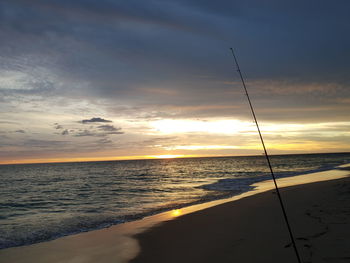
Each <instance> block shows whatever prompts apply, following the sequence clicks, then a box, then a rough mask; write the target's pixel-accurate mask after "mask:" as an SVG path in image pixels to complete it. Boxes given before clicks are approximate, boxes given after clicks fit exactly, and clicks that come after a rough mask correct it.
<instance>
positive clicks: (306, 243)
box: [132, 178, 350, 263]
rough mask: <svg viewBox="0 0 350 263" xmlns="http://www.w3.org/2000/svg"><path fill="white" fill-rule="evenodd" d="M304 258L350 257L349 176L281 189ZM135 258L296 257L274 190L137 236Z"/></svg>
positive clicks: (232, 259) (280, 259) (240, 259)
mask: <svg viewBox="0 0 350 263" xmlns="http://www.w3.org/2000/svg"><path fill="white" fill-rule="evenodd" d="M281 193H282V196H283V199H284V201H285V205H286V208H287V213H288V215H289V218H290V223H291V226H292V229H293V231H294V233H295V237H296V242H297V247H298V250H299V252H300V255H301V258H302V262H304V263H306V262H329V263H333V262H334V263H335V262H339V263H343V262H344V263H345V262H350V178H346V179H338V180H332V181H326V182H319V183H311V184H304V185H298V186H292V187H287V188H283V189H282V190H281ZM137 238H138V239H139V242H140V244H141V254H139V255H138V257H137V258H135V259H134V260H132V262H133V263H136V262H138V263H139V262H142V263H147V262H152V263H157V262H162V263H164V262H168V263H172V262H192V263H193V262H202V263H203V262H208V263H209V262H210V263H212V262H220V263H224V262H242V263H243V262H244V263H248V262H256V263H258V262H259V263H262V262H266V263H271V262H284V263H288V262H298V261H297V259H296V256H295V254H294V250H293V248H292V246H291V244H290V238H289V235H288V232H287V228H286V225H285V222H284V219H283V217H282V212H281V209H280V206H279V203H278V200H277V197H276V194H275V192H274V191H269V192H265V193H260V194H257V195H254V196H250V197H246V198H244V199H241V200H238V201H235V202H230V203H225V204H222V205H218V206H215V207H212V208H209V209H205V210H201V211H197V212H194V213H191V214H187V215H184V216H182V217H179V218H177V219H176V220H172V221H168V222H165V223H163V224H160V225H158V226H156V227H154V228H151V229H150V230H148V231H146V232H145V233H141V234H139V235H137Z"/></svg>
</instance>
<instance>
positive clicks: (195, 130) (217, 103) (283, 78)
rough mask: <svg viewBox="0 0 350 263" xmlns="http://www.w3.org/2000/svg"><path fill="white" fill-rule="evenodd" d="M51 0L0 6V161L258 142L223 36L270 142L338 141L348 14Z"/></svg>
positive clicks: (302, 148)
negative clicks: (311, 29) (231, 50)
mask: <svg viewBox="0 0 350 263" xmlns="http://www.w3.org/2000/svg"><path fill="white" fill-rule="evenodd" d="M58 2H59V3H55V4H53V3H45V4H44V3H43V1H33V3H32V2H31V3H30V4H29V3H26V1H19V2H18V3H17V1H15V2H13V1H8V0H5V1H4V3H2V5H1V8H2V10H4V12H3V14H4V16H3V20H2V28H3V30H0V37H1V40H2V41H1V43H0V52H1V54H2V57H1V65H0V95H1V103H0V112H1V116H0V126H1V127H0V141H1V145H0V163H2V164H6V163H33V162H66V161H99V160H132V159H154V158H160V159H165V158H181V157H191V156H196V157H198V156H235V155H260V154H261V144H260V139H259V136H258V134H257V129H256V126H255V123H254V120H253V118H252V115H251V112H250V109H249V104H248V101H247V98H246V95H245V91H244V89H243V87H242V83H241V80H240V78H239V75H238V74H237V72H236V71H235V67H234V63H233V60H232V54H231V52H230V49H229V48H230V47H231V46H232V45H233V48H234V49H235V50H236V53H237V54H236V55H237V58H238V60H239V61H240V62H241V63H242V69H243V70H244V72H243V73H244V74H243V75H244V76H245V75H246V76H247V77H246V86H247V90H248V92H249V94H250V96H251V102H252V104H253V106H254V107H255V110H256V117H257V119H258V122H259V124H260V129H261V132H262V134H263V137H264V139H265V142H266V145H267V146H268V150H269V152H271V153H272V154H295V153H316V152H347V151H349V149H350V132H349V130H350V122H349V114H348V113H349V112H350V103H349V101H350V89H349V83H350V81H349V80H350V77H349V72H348V71H349V70H348V69H349V67H350V65H348V64H349V63H350V59H348V57H349V56H348V54H349V52H348V48H347V45H345V44H344V45H341V44H339V43H347V42H346V41H347V38H349V36H348V35H346V34H344V33H343V32H347V29H348V28H347V25H346V23H343V22H342V21H347V20H346V19H347V13H346V15H344V19H338V16H334V15H332V12H328V8H325V9H324V10H323V11H324V12H323V11H322V10H319V9H322V5H318V6H314V5H313V6H312V8H311V9H310V10H309V13H308V14H307V15H306V13H302V14H299V13H298V12H299V11H300V10H301V9H296V10H298V11H296V10H294V11H293V10H291V14H292V13H293V15H296V16H297V17H298V20H295V19H289V18H290V17H291V16H290V15H286V16H281V15H280V14H284V13H286V12H287V13H288V12H289V11H288V9H289V8H291V7H288V8H285V7H284V4H280V5H269V4H266V7H265V8H266V10H265V9H264V10H265V11H266V12H261V11H260V9H259V8H253V9H251V8H248V6H250V5H245V4H243V3H241V4H240V3H235V4H232V2H230V1H226V2H223V3H221V5H222V6H223V8H222V9H217V8H216V7H215V8H213V6H211V5H212V4H213V3H211V2H210V1H208V2H205V3H200V4H199V3H198V4H197V3H196V4H195V3H193V4H186V3H184V2H182V1H180V2H176V1H175V2H174V1H170V2H169V3H168V2H166V3H165V2H163V1H155V2H153V1H152V2H151V3H147V4H146V3H139V4H138V6H137V7H134V6H133V5H132V4H131V3H129V2H125V3H124V2H120V1H104V0H101V1H91V3H90V2H89V3H90V4H83V3H81V2H80V1H77V2H76V1H74V4H68V2H67V3H66V2H65V1H63V2H62V1H58ZM255 4H257V3H255V2H254V3H253V6H254V5H255ZM232 5H237V7H238V8H237V9H236V8H233V9H234V10H239V12H242V14H241V15H237V13H236V11H234V10H233V9H232ZM303 5H304V4H303ZM330 5H331V4H330ZM131 6H132V8H131ZM257 6H260V3H259V4H257ZM340 6H341V5H338V6H337V7H334V5H332V8H340ZM315 8H316V9H317V10H316V9H315ZM154 10H157V12H154ZM223 10H225V11H223ZM302 10H305V9H304V7H303V9H302ZM344 10H346V8H344ZM340 11H341V10H338V11H337V12H340ZM24 12H25V13H26V16H25V20H23V13H24ZM227 12H228V13H227ZM230 12H231V13H230ZM340 13H341V12H340ZM320 14H322V16H321V15H320ZM299 15H300V16H299ZM341 16H342V14H340V16H339V17H341ZM104 17H106V19H102V18H104ZM320 17H322V19H321V20H320V19H319V18H320ZM106 21H108V23H106ZM257 21H259V22H257ZM295 21H299V22H298V23H295ZM313 21H317V23H316V24H317V25H316V24H314V22H313ZM300 24H303V25H305V27H300ZM243 25H244V26H243ZM315 27H316V28H318V29H317V30H315V31H313V34H310V31H309V29H310V28H315ZM232 28H234V30H233V31H232ZM266 28H269V30H268V31H266ZM286 28H288V37H287V38H286V35H285V32H286ZM334 28H335V29H337V30H334ZM228 32H231V33H230V34H228ZM247 32H249V34H247ZM259 32H260V33H259ZM261 32H264V34H263V37H262V35H261ZM330 35H332V38H331V41H330V40H328V39H327V37H326V36H330ZM63 36H64V37H63ZM237 39H241V40H242V41H237ZM276 39H278V40H279V41H276ZM291 39H293V40H294V41H290V40H291ZM318 42H322V43H320V44H319V45H310V43H318ZM136 43H137V44H136ZM198 43H201V45H200V48H199V46H198ZM245 43H251V45H246V44H245ZM257 43H259V44H258V45H255V44H257ZM165 47H166V48H165ZM261 50H264V52H261ZM10 51H11V52H10ZM286 51H287V52H286ZM319 54H322V56H321V57H322V59H323V60H324V61H322V63H320V59H318V56H319Z"/></svg>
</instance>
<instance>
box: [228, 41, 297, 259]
mask: <svg viewBox="0 0 350 263" xmlns="http://www.w3.org/2000/svg"><path fill="white" fill-rule="evenodd" d="M230 50H231V52H232V56H233V58H234V61H235V64H236V67H237V72H238V73H239V76H240V78H241V81H242V84H243V88H244V91H245V95H246V96H247V99H248V103H249V106H250V110H251V112H252V115H253V118H254V122H255V124H256V127H257V129H258V133H259V137H260V141H261V144H262V146H263V148H264V153H265V157H266V161H267V164H268V166H269V168H270V173H271V176H272V179H273V182H274V184H275V188H276V193H277V196H278V200H279V202H280V205H281V208H282V212H283V216H284V220H285V222H286V225H287V228H288V232H289V236H290V239H291V240H292V244H293V248H294V252H295V255H296V257H297V259H298V262H299V263H302V261H301V259H300V256H299V252H298V249H297V246H296V244H295V239H294V235H293V232H292V228H291V227H290V224H289V220H288V217H287V213H286V210H285V208H284V204H283V201H282V197H281V194H280V191H279V189H278V185H277V182H276V177H275V174H274V173H273V170H272V166H271V162H270V158H269V155H268V154H267V150H266V147H265V143H264V139H263V137H262V134H261V131H260V128H259V124H258V121H257V119H256V116H255V112H254V108H253V105H252V102H251V101H250V97H249V94H248V90H247V87H246V85H245V82H244V79H243V76H242V72H241V69H240V67H239V65H238V61H237V58H236V55H235V53H234V52H233V48H232V47H231V48H230Z"/></svg>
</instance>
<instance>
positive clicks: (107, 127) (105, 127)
mask: <svg viewBox="0 0 350 263" xmlns="http://www.w3.org/2000/svg"><path fill="white" fill-rule="evenodd" d="M97 128H98V129H99V130H102V131H107V132H113V131H119V130H121V128H116V127H114V126H113V125H100V126H98V127H97Z"/></svg>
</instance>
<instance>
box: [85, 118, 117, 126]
mask: <svg viewBox="0 0 350 263" xmlns="http://www.w3.org/2000/svg"><path fill="white" fill-rule="evenodd" d="M95 122H97V123H98V122H112V121H110V120H105V119H103V118H100V117H97V118H91V119H86V120H82V121H81V123H83V124H86V123H95Z"/></svg>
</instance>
